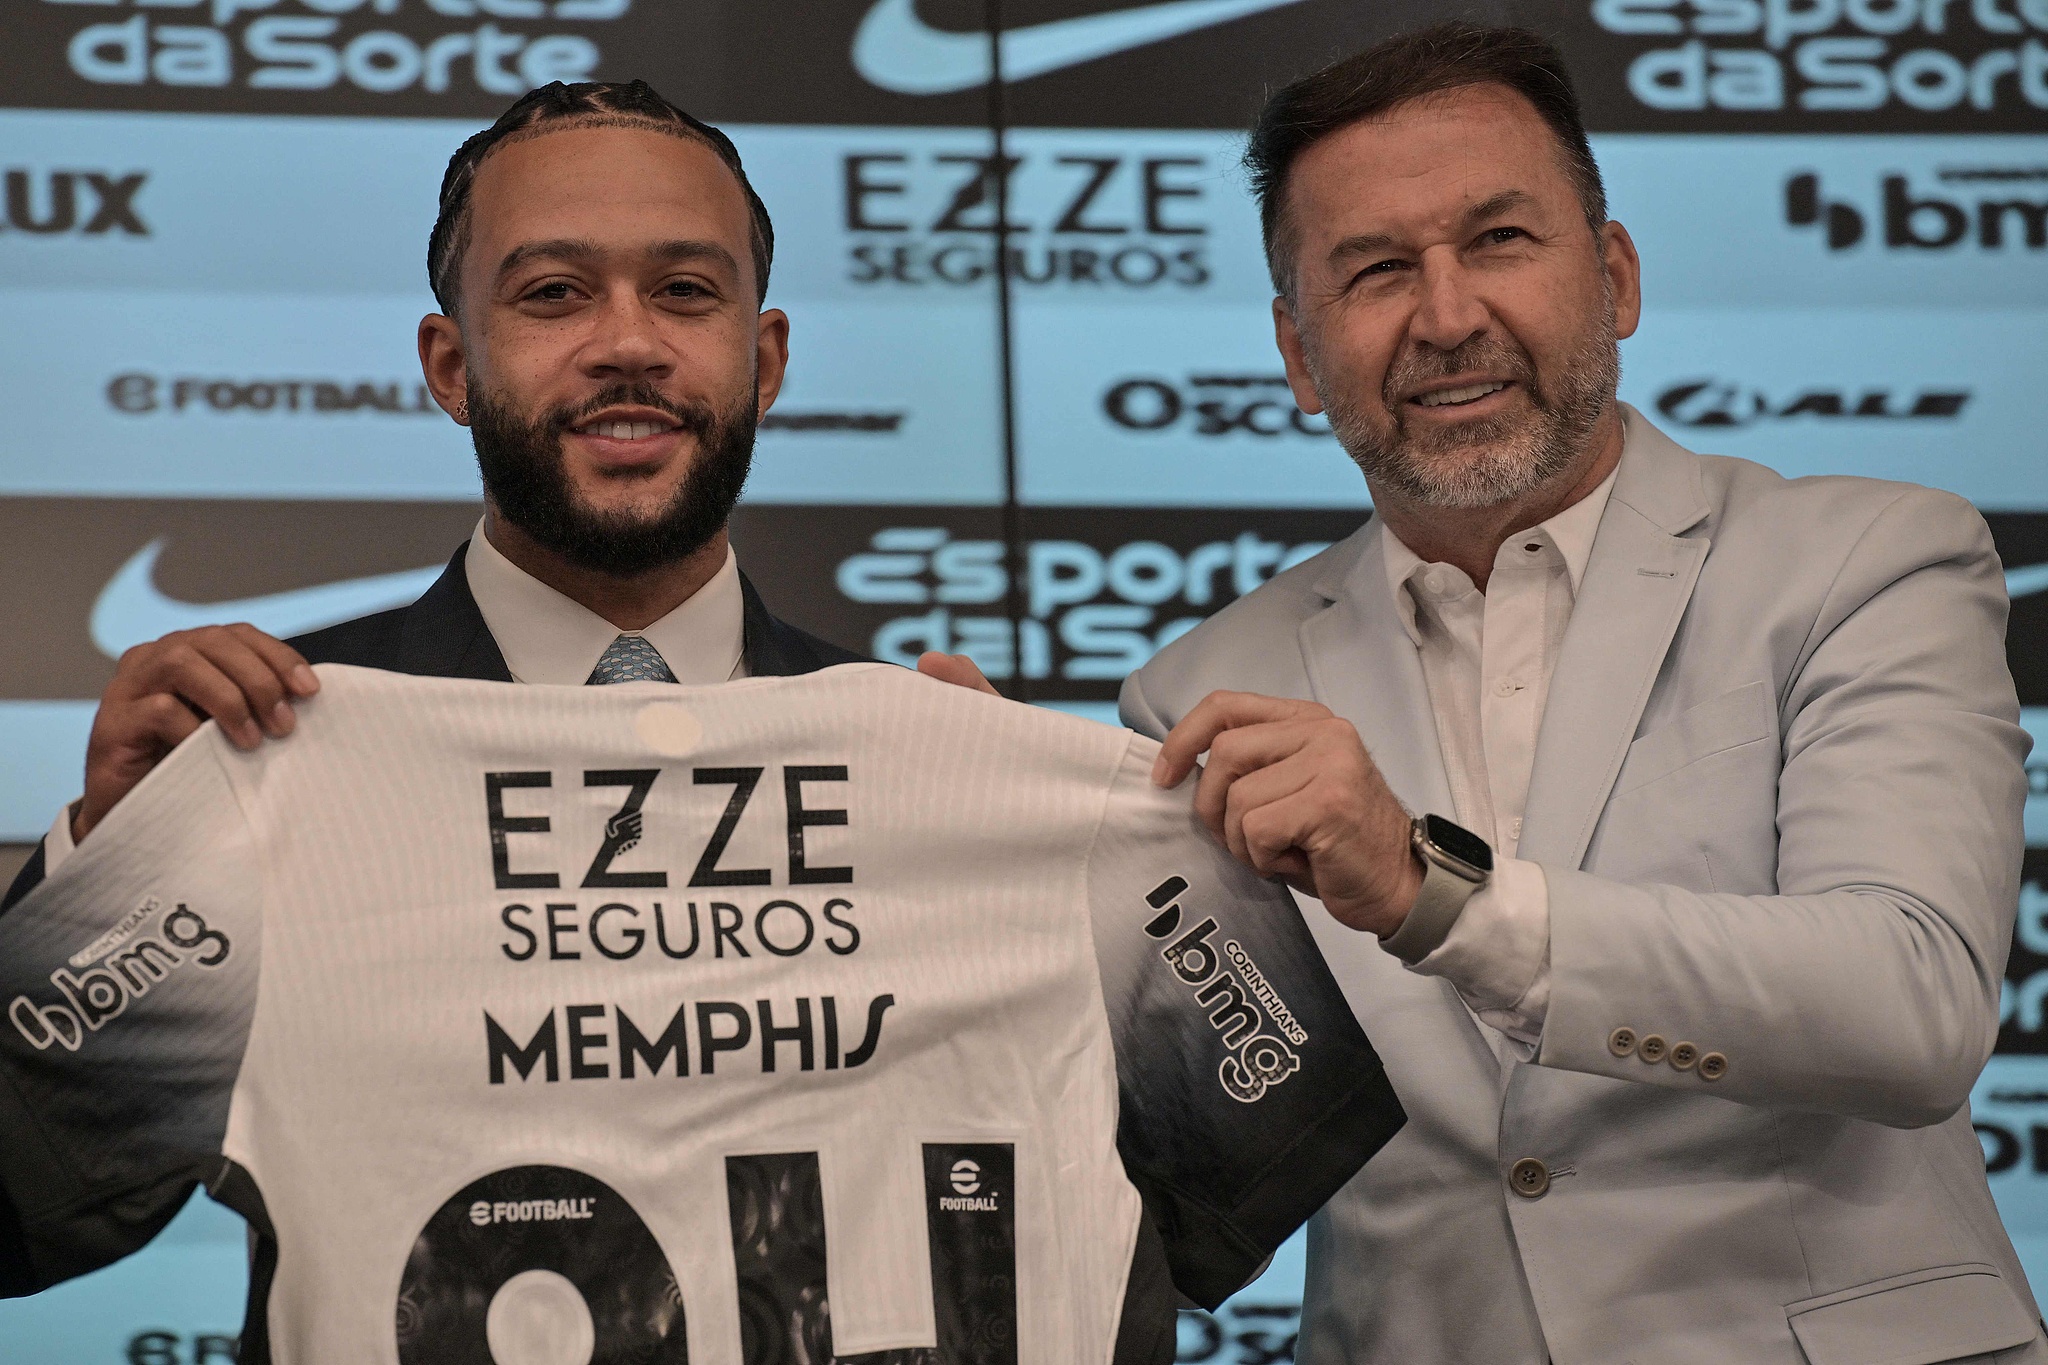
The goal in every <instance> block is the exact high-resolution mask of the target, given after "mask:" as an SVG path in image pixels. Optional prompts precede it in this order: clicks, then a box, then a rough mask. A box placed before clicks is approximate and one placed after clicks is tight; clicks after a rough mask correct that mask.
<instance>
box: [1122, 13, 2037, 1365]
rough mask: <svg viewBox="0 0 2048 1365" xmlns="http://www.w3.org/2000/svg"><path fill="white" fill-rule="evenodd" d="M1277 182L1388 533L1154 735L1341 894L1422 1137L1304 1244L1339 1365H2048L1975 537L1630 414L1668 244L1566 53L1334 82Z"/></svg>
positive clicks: (1958, 520)
mask: <svg viewBox="0 0 2048 1365" xmlns="http://www.w3.org/2000/svg"><path fill="white" fill-rule="evenodd" d="M1248 160H1249V163H1250V166H1251V168H1252V171H1253V174H1254V179H1255V185H1256V188H1257V191H1258V196H1259V200H1260V205H1261V209H1262V212H1263V215H1264V224H1265V234H1266V245H1267V251H1268V256H1269V260H1270V264H1271V266H1272V273H1273V279H1274V284H1275V287H1276V290H1277V292H1278V295H1279V297H1278V298H1276V299H1275V301H1274V305H1273V317H1274V323H1275V327H1276V330H1277V333H1278V339H1279V345H1280V350H1281V353H1282V355H1283V356H1284V357H1285V359H1286V363H1287V372H1288V377H1289V380H1290V382H1291V384H1292V385H1293V389H1294V394H1295V397H1296V400H1297V401H1298V402H1299V403H1300V405H1301V406H1302V408H1304V409H1305V410H1307V411H1309V412H1326V413H1328V415H1329V420H1330V424H1331V426H1332V427H1333V428H1334V429H1335V431H1336V433H1337V435H1338V438H1339V440H1340V441H1341V442H1342V443H1343V446H1344V448H1345V450H1346V451H1347V452H1348V453H1349V454H1350V455H1351V457H1352V458H1353V459H1354V460H1355V461H1356V462H1357V463H1358V465H1359V467H1360V468H1361V469H1362V470H1363V471H1364V474H1365V479H1366V483H1367V486H1368V487H1369V488H1370V489H1371V491H1372V497H1373V504H1374V507H1375V511H1376V515H1375V516H1374V518H1373V519H1372V521H1371V522H1370V523H1369V524H1368V525H1367V526H1366V527H1365V528H1364V529H1363V530H1361V531H1359V532H1358V533H1357V534H1356V535H1354V536H1352V537H1351V538H1350V539H1348V540H1346V541H1344V542H1343V543H1341V544H1339V545H1337V546H1336V547H1334V548H1333V549H1331V550H1329V551H1328V552H1326V553H1325V554H1323V555H1321V556H1320V557H1318V558H1316V559H1314V560H1311V561H1309V562H1308V563H1305V564H1303V565H1301V566H1299V567H1297V568H1295V569H1293V570H1290V571H1289V572H1287V573H1283V574H1281V575H1279V576H1278V577H1276V578H1275V579H1274V580H1273V581H1272V582H1271V583H1269V584H1268V585H1266V586H1265V587H1263V588H1261V589H1259V590H1258V591H1256V592H1254V593H1252V594H1250V595H1249V596H1248V597H1246V598H1244V599H1242V600H1240V601H1239V602H1237V603H1236V604H1234V605H1233V606H1231V607H1230V608H1229V609H1227V610H1225V611H1224V612H1222V613H1221V614H1219V615H1218V616H1216V617H1214V618H1213V619H1211V620H1210V621H1208V622H1207V623H1206V624H1204V625H1203V626H1201V627H1200V628H1198V629H1196V630H1195V631H1194V632H1193V633H1191V634H1189V635H1187V636H1185V637H1183V638H1182V639H1181V640H1179V641H1178V642H1176V643H1175V644H1173V645H1171V646H1169V647H1168V648H1167V649H1166V650H1165V651H1164V652H1163V653H1161V655H1160V656H1159V657H1158V658H1157V659H1155V660H1154V661H1153V662H1152V663H1151V664H1150V665H1148V666H1147V667H1146V668H1144V669H1143V670H1141V671H1140V672H1139V673H1137V674H1136V675H1135V676H1133V677H1132V678H1131V679H1130V681H1129V683H1128V684H1127V685H1126V687H1125V689H1124V694H1123V713H1124V717H1125V719H1126V720H1127V721H1128V722H1129V723H1130V724H1132V725H1134V726H1136V727H1137V728H1139V729H1141V730H1145V731H1148V732H1150V733H1152V734H1155V735H1165V736H1166V737H1167V738H1166V749H1165V752H1164V754H1163V755H1162V757H1161V760H1160V765H1159V769H1158V771H1157V773H1156V774H1155V777H1156V779H1157V780H1159V781H1161V782H1164V783H1175V782H1178V781H1180V780H1182V779H1183V778H1184V777H1186V776H1187V774H1188V773H1189V772H1190V771H1191V770H1192V769H1193V767H1194V765H1195V762H1196V758H1197V756H1198V755H1200V754H1201V753H1203V752H1204V751H1206V752H1207V753H1208V754H1209V759H1208V763H1207V765H1206V768H1205V769H1204V770H1203V772H1202V775H1201V778H1200V783H1201V785H1200V797H1199V804H1200V807H1201V809H1202V811H1203V812H1204V815H1205V818H1206V819H1207V820H1208V821H1209V823H1210V824H1211V826H1212V828H1213V829H1214V830H1215V831H1216V833H1217V834H1218V835H1219V836H1220V837H1221V838H1223V839H1224V840H1225V841H1226V842H1227V843H1228V844H1229V846H1230V847H1231V849H1232V850H1233V851H1234V852H1236V853H1237V854H1238V855H1239V856H1240V857H1242V858H1244V859H1245V860H1246V861H1247V862H1249V863H1250V864H1251V865H1252V866H1254V867H1256V868H1258V869H1259V870H1261V871H1262V872H1266V873H1268V874H1270V875H1276V876H1281V877H1285V878H1286V879H1287V880H1288V881H1290V882H1291V883H1292V884H1293V885H1294V886H1295V887H1296V888H1297V889H1298V890H1299V891H1300V892H1301V893H1303V894H1304V895H1306V896H1311V897H1315V898H1318V899H1320V900H1321V902H1322V907H1323V909H1322V911H1320V912H1318V911H1313V909H1312V913H1311V919H1312V921H1313V922H1314V923H1315V925H1316V927H1317V934H1318V937H1319V940H1320V942H1321V945H1322V948H1323V951H1324V953H1325V955H1326V956H1327V958H1328V960H1329V961H1330V963H1331V965H1332V966H1333V968H1334V969H1335V971H1336V973H1337V976H1338V978H1339V979H1340V980H1341V981H1342V982H1343V983H1344V985H1345V988H1346V990H1347V992H1348V993H1349V995H1350V998H1351V1001H1352V1005H1353V1008H1354V1009H1355V1010H1356V1012H1357V1014H1358V1017H1359V1019H1360V1020H1361V1021H1362V1022H1363V1023H1364V1025H1365V1028H1366V1030H1367V1031H1368V1033H1369V1034H1370V1035H1371V1037H1372V1039H1373V1041H1374V1043H1375V1044H1376V1045H1377V1046H1378V1047H1379V1049H1380V1051H1381V1053H1382V1055H1383V1056H1384V1057H1385V1059H1386V1062H1387V1067H1388V1071H1389V1073H1390V1074H1391V1075H1392V1077H1393V1079H1394V1082H1395V1085H1396V1087H1397V1088H1398V1089H1399V1091H1400V1094H1401V1096H1402V1099H1403V1101H1404V1102H1405V1103H1406V1105H1407V1107H1408V1110H1409V1114H1410V1122H1409V1125H1408V1127H1407V1129H1406V1130H1405V1131H1404V1132H1403V1133H1402V1134H1401V1135H1400V1136H1399V1137H1398V1138H1396V1139H1395V1141H1394V1142H1393V1143H1392V1144H1390V1145H1389V1146H1388V1147H1387V1148H1386V1149H1385V1150H1384V1151H1382V1152H1381V1153H1380V1155H1379V1156H1378V1157H1376V1158H1375V1159H1374V1160H1373V1161H1372V1162H1371V1163H1370V1164H1369V1165H1368V1166H1367V1167H1366V1169H1365V1170H1364V1171H1363V1172H1362V1173H1361V1174H1360V1175H1359V1176H1358V1177H1357V1178H1356V1179H1355V1180H1354V1181H1353V1182H1352V1184H1351V1185H1350V1186H1349V1187H1348V1188H1347V1189H1346V1190H1345V1191H1344V1192H1343V1193H1342V1194H1340V1195H1339V1196H1338V1197H1337V1198H1336V1199H1335V1200H1334V1201H1333V1202H1332V1203H1331V1204H1330V1205H1329V1206H1328V1207H1327V1208H1326V1209H1325V1210H1324V1212H1323V1213H1322V1214H1321V1215H1319V1216H1318V1218H1317V1220H1316V1221H1315V1223H1314V1224H1312V1229H1311V1236H1310V1241H1309V1283H1308V1299H1307V1304H1306V1307H1305V1309H1304V1321H1303V1332H1302V1342H1301V1350H1300V1358H1301V1359H1302V1360H1303V1361H1304V1362H1310V1365H1328V1363H1332V1362H1338V1361H1344V1362H1365V1361H1383V1362H1389V1363H1390V1365H1391V1363H1392V1362H1401V1363H1402V1365H1407V1363H1408V1362H1421V1361H1432V1362H1452V1361H1459V1362H1472V1365H1481V1363H1482V1362H1483V1365H1540V1363H1541V1362H1543V1361H1545V1360H1546V1359H1547V1360H1551V1361H1555V1362H1557V1365H1582V1363H1584V1365H1592V1363H1593V1362H1613V1365H1621V1363H1622V1362H1624V1361H1634V1362H1650V1361H1655V1362H1660V1365H1661V1363H1662V1362H1700V1363H1701V1365H1708V1363H1709V1362H1711V1365H1728V1363H1729V1362H1737V1361H1739V1362H1743V1365H1801V1362H1807V1363H1809V1365H1873V1363H1874V1362H1878V1361H1886V1362H1897V1363H1898V1365H1909V1363H1910V1362H1931V1361H1949V1360H1962V1359H1968V1360H1985V1361H1992V1360H1996V1361H2000V1362H2007V1361H2034V1362H2038V1361H2043V1360H2048V1339H2044V1336H2043V1333H2042V1329H2041V1327H2040V1325H2039V1322H2038V1315H2037V1310H2036V1308H2035V1304H2034V1299H2033V1296H2032V1294H2031V1292H2030V1291H2029V1289H2028V1286H2027V1281H2026V1278H2025V1275H2024V1274H2023V1273H2022V1271H2021V1268H2020V1265H2019V1262H2018V1260H2017V1259H2016V1258H2015V1256H2014V1254H2013V1250H2012V1246H2011V1243H2010V1242H2009V1240H2008V1239H2007V1237H2006V1235H2005V1233H2004V1231H2003V1230H2002V1228H2001V1227H2000V1225H1999V1221H1998V1214H1997V1211H1996V1209H1995V1208H1994V1207H1993V1205H1992V1200H1991V1195H1990V1192H1989V1189H1988V1187H1987V1186H1986V1183H1985V1177H1984V1165H1983V1159H1982V1156H1981V1153H1980V1151H1979V1148H1978V1144H1977V1140H1976V1138H1975V1136H1974V1135H1973V1133H1972V1131H1971V1127H1970V1116H1969V1113H1968V1108H1967V1101H1968V1098H1969V1093H1970V1087H1971V1085H1972V1083H1973V1082H1974V1081H1975V1080H1976V1078H1977V1075H1978V1073H1979V1071H1980V1070H1981V1069H1982V1067H1983V1065H1984V1061H1985V1059H1986V1057H1987V1056H1988V1055H1989V1054H1990V1051H1991V1047H1992V1042H1993V1039H1994V1037H1995V1035H1996V1032H1997V1025H1998V995H1999V985H2000V980H2001V972H2002V968H2003V964H2004V961H2005V955H2006V951H2007V946H2008V944H2009V942H2010V938H2011V934H2012V925H2013V914H2014V904H2015V898H2016V892H2017V881H2018V875H2019V866H2020V850H2021V845H2022V833H2021V826H2020V811H2021V805H2022V802H2023V799H2024V791H2025V781H2024V774H2023V772H2022V768H2021V761H2022V759H2023V757H2024V755H2025V752H2026V748H2027V738H2026V735H2025V733H2024V732H2023V731H2022V730H2021V729H2020V727H2019V725H2018V723H2017V721H2018V714H2019V713H2018V705H2017V703H2016V701H2015V698H2014V693H2013V684H2012V680H2011V677H2010V676H2009V674H2008V671H2007V668H2006V663H2005V656H2004V650H2003V632H2004V626H2005V615H2006V598H2005V593H2004V588H2003V581H2002V578H2001V574H2000V566H1999V563H1998V559H1997V556H1996V554H1995V553H1994V552H1993V549H1992V544H1991V537H1990V535H1989V534H1988V532H1987V531H1986V528H1985V525H1984V522H1983V520H1982V519H1981V518H1980V517H1979V516H1978V515H1977V513H1976V512H1975V511H1974V510H1972V509H1971V508H1970V507H1969V506H1968V505H1967V504H1966V503H1964V502H1963V501H1962V500H1961V499H1958V498H1955V497H1951V496H1949V495H1947V494H1944V493H1937V492H1932V491H1930V490H1927V489H1924V488H1917V487H1912V486H1909V485H1905V484H1896V483H1881V482H1878V481H1875V480H1870V479H1853V478H1820V479H1800V480H1792V481H1788V480H1786V479H1783V478H1780V477H1779V476H1778V475H1776V474H1775V473H1773V472H1771V471H1770V470H1768V469H1764V468H1762V467H1760V466H1758V465H1755V464H1751V463H1748V462H1746V461H1742V460H1735V459H1728V458H1724V457H1720V456H1711V455H1697V454H1694V453H1692V452H1691V451H1688V450H1684V449H1681V448H1680V447H1679V446H1678V445H1676V444H1675V443H1674V442H1672V441H1671V440H1670V439H1669V438H1668V437H1666V436H1665V435H1664V434H1663V433H1662V432H1659V431H1658V430H1657V429H1656V428H1654V427H1653V426H1651V425H1650V423H1649V422H1648V421H1646V420H1644V418H1643V416H1642V415H1641V414H1640V413H1638V412H1636V411H1635V410H1634V409H1632V408H1630V407H1628V406H1627V405H1625V404H1622V403H1620V402H1618V401H1617V399H1616V396H1615V386H1616V381H1617V376H1618V372H1619V361H1618V356H1617V342H1618V340H1619V339H1620V338H1623V337H1626V336H1628V335H1629V334H1630V333H1631V332H1632V331H1633V330H1634V328H1635V325H1636V320H1637V315H1638V311H1639V308H1640V304H1641V294H1640V271H1639V265H1638V261H1637V256H1636V250H1635V247H1634V245H1633V243H1632V242H1631V241H1630V239H1629V235H1628V233H1627V232H1626V231H1625V230H1624V229H1623V228H1622V226H1621V225H1620V224H1619V223H1615V222H1611V221H1609V220H1608V217H1607V209H1606V204H1605V199H1604V195H1603V192H1602V189H1601V182H1600V174H1599V170H1598V168H1597V166H1596V165H1595V164H1594V160H1593V156H1592V153H1591V150H1590V148H1589V146H1588V144H1587V140H1586V135H1585V132H1584V129H1583V126H1582V124H1581V122H1580V117H1579V112H1578V105H1577V101H1576V98H1575V96H1574V94H1573V92H1572V88H1571V85H1570V82H1569V79H1568V77H1567V75H1566V73H1565V70H1564V67H1563V64H1562V62H1561V60H1560V58H1559V57H1558V54H1557V53H1556V51H1555V50H1554V49H1552V48H1551V47H1550V46H1549V45H1548V44H1547V43H1546V42H1544V41H1543V40H1542V39H1540V38H1538V37H1536V36H1535V35H1533V34H1529V33H1524V32H1520V31H1515V30H1501V29H1482V28H1476V27H1471V26H1467V25H1445V26H1441V27H1438V28H1434V29H1431V30H1427V31H1424V32H1420V33H1416V34H1411V35H1407V36H1403V37H1398V38H1394V39H1391V40H1389V41H1387V42H1385V43H1382V44H1381V45H1379V46H1378V47H1376V48H1373V49H1372V50H1370V51H1367V52H1364V53H1360V54H1358V55H1356V56H1353V57H1350V58H1347V59H1345V60H1343V61H1340V62H1337V63H1336V64H1334V65H1332V66H1330V67H1327V68H1325V69H1324V70H1322V71H1319V72H1317V73H1315V74H1314V75H1311V76H1309V77H1307V78H1305V79H1303V80H1301V81H1298V82H1296V83H1295V84H1293V85H1291V86H1289V87H1287V88H1285V89H1283V90H1281V91H1279V92H1278V93H1276V94H1275V95H1274V96H1273V97H1272V99H1271V100H1270V101H1269V103H1268V105H1267V107H1266V109H1265V111H1264V112H1263V114H1262V115H1261V116H1260V119H1259V121H1258V124H1257V126H1256V128H1255V129H1254V131H1253V133H1252V139H1251V148H1250V153H1249V157H1248ZM1222 689H1229V690H1222ZM1169 731H1170V733H1169Z"/></svg>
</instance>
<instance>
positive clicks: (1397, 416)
mask: <svg viewBox="0 0 2048 1365" xmlns="http://www.w3.org/2000/svg"><path fill="white" fill-rule="evenodd" d="M1309 360H1310V366H1309V372H1310V377H1311V378H1312V379H1313V380H1314V382H1315V386H1316V392H1317V393H1318V394H1319V395H1322V397H1323V407H1324V410H1325V411H1326V412H1327V414H1328V416H1329V422H1330V430H1331V431H1332V432H1334V433H1335V434H1336V437H1337V440H1338V442H1339V443H1340V444H1341V445H1342V446H1343V447H1344V450H1345V453H1347V454H1348V455H1350V456H1351V458H1352V460H1353V462H1354V463H1356V464H1357V465H1358V467H1359V468H1360V469H1361V470H1363V471H1364V473H1365V477H1366V479H1367V480H1368V481H1369V482H1370V483H1371V484H1372V486H1373V487H1374V489H1375V490H1377V491H1378V493H1380V494H1381V495H1383V496H1384V495H1391V496H1393V497H1395V498H1398V499H1400V500H1402V501H1404V502H1409V503H1412V504H1415V505H1417V506H1421V507H1434V508H1444V509H1451V508H1460V509H1469V508H1478V507H1495V506H1498V505H1500V504H1502V503H1506V502H1511V501H1513V500H1514V499H1516V498H1519V497H1521V496H1523V495H1524V494H1527V493H1529V492H1531V491H1533V490H1534V489H1537V488H1540V487H1541V486H1542V485H1544V484H1545V483H1547V482H1549V481H1550V480H1552V479H1555V478H1557V477H1558V476H1560V475H1562V474H1563V473H1565V472H1566V471H1567V470H1569V469H1570V468H1571V467H1572V466H1573V464H1574V463H1576V462H1577V460H1578V459H1579V457H1580V456H1581V455H1582V454H1583V453H1584V452H1585V449H1586V447H1587V444H1588V442H1589V441H1590V440H1591V439H1592V435H1593V431H1594V429H1595V427H1596V426H1597V425H1598V424H1599V421H1600V416H1601V414H1602V413H1603V412H1605V411H1606V409H1607V405H1608V403H1609V402H1611V401H1612V400H1613V398H1614V393H1615V388H1616V386H1617V385H1618V384H1619V383H1620V380H1621V348H1620V344H1619V339H1618V338H1617V336H1616V334H1615V319H1614V300H1613V298H1612V297H1611V296H1610V297H1609V298H1608V299H1607V301H1606V307H1605V309H1604V310H1603V313H1602V317H1601V325H1600V326H1599V327H1597V328H1596V329H1594V330H1593V331H1592V332H1591V333H1589V334H1588V335H1587V336H1586V337H1584V338H1583V339H1582V340H1581V341H1580V342H1579V344H1578V345H1577V346H1575V347H1573V348H1572V349H1571V350H1570V351H1569V352H1567V353H1566V354H1565V356H1564V357H1563V359H1562V360H1561V361H1560V363H1559V364H1558V366H1557V372H1556V374H1555V375H1553V376H1549V377H1542V376H1539V375H1538V374H1537V372H1536V363H1535V361H1534V360H1533V359H1532V358H1531V357H1530V355H1529V353H1528V351H1526V350H1524V349H1523V348H1522V347H1521V346H1520V345H1519V344H1517V343H1516V342H1514V341H1513V340H1511V339H1509V338H1507V337H1505V336H1498V335H1486V336H1480V337H1475V338H1474V339H1472V340H1471V341H1467V342H1465V343H1464V344H1463V345H1460V346H1457V347H1455V348H1453V349H1451V350H1448V351H1444V350H1438V349H1436V348H1434V347H1429V346H1412V345H1411V346H1407V347H1404V348H1403V350H1402V352H1401V354H1400V355H1399V356H1397V357H1396V358H1395V361H1394V364H1393V365H1392V366H1391V367H1389V369H1388V371H1387V377H1386V380H1385V382H1384V383H1383V384H1382V386H1381V403H1382V409H1381V411H1380V412H1374V411H1371V410H1370V409H1369V407H1368V405H1366V404H1363V403H1360V402H1357V401H1356V400H1355V398H1354V396H1353V395H1352V394H1351V393H1349V392H1348V391H1347V390H1346V389H1345V388H1344V386H1343V385H1341V384H1331V383H1328V382H1326V380H1327V379H1328V378H1329V377H1331V376H1329V374H1328V372H1327V371H1326V369H1325V368H1324V366H1323V365H1322V364H1320V363H1319V360H1320V358H1319V357H1316V356H1314V355H1310V356H1309ZM1474 371H1478V372H1479V373H1482V374H1488V375H1492V376H1495V377H1497V378H1505V379H1512V380H1514V381H1515V383H1517V384H1518V385H1519V386H1520V387H1521V389H1522V391H1523V392H1524V393H1525V394H1527V395H1528V398H1529V405H1530V409H1531V410H1530V411H1527V412H1516V411H1510V412H1505V413H1501V414H1500V415H1498V416H1495V417H1489V418H1486V419H1484V420H1482V421H1477V422H1466V423H1464V424H1463V425H1461V426H1457V427H1452V428H1448V429H1434V430H1424V431H1411V430H1409V428H1408V423H1407V410H1408V405H1407V404H1406V403H1405V402H1403V401H1402V399H1401V397H1400V395H1402V394H1406V393H1412V392H1414V390H1415V387H1416V386H1417V385H1419V384H1424V383H1428V382H1429V381H1431V380H1436V379H1448V378H1450V377H1451V376H1453V375H1458V374H1470V373H1472V372H1474ZM1383 413H1384V414H1386V415H1382V414H1383Z"/></svg>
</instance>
